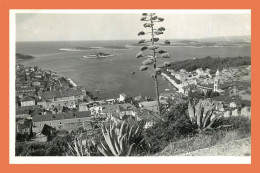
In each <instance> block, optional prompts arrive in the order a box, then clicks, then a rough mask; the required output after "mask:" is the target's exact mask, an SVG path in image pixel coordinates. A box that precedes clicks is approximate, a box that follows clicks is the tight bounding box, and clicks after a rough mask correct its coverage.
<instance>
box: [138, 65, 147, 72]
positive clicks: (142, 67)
mask: <svg viewBox="0 0 260 173" xmlns="http://www.w3.org/2000/svg"><path fill="white" fill-rule="evenodd" d="M147 69H148V67H147V66H141V67H140V71H144V70H147Z"/></svg>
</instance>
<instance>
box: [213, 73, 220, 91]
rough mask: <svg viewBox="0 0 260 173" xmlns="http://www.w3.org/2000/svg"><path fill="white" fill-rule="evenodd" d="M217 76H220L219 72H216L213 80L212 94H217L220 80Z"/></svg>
mask: <svg viewBox="0 0 260 173" xmlns="http://www.w3.org/2000/svg"><path fill="white" fill-rule="evenodd" d="M219 74H220V72H219V70H217V71H216V76H215V78H214V90H213V92H218V85H219V80H220V78H219Z"/></svg>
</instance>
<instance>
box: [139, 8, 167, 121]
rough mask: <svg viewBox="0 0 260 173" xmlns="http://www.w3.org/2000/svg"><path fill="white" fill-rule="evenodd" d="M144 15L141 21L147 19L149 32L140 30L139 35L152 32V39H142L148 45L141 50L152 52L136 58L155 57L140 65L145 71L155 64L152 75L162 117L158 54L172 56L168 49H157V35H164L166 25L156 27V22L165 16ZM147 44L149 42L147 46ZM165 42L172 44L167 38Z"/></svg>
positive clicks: (146, 26) (163, 56) (140, 54)
mask: <svg viewBox="0 0 260 173" xmlns="http://www.w3.org/2000/svg"><path fill="white" fill-rule="evenodd" d="M142 15H143V17H142V18H141V21H145V23H144V24H143V26H144V28H148V29H149V32H145V31H140V32H139V33H138V34H137V35H138V36H143V35H146V34H150V36H151V37H150V39H147V40H145V39H142V40H140V41H139V42H138V43H139V44H143V43H145V44H146V46H143V47H141V48H140V50H141V51H145V50H147V51H150V52H152V53H151V54H152V55H150V54H147V55H145V54H144V53H138V54H137V55H136V58H141V57H146V58H147V57H148V58H151V56H152V58H153V61H151V60H150V59H147V60H144V61H143V62H142V65H143V66H141V67H140V71H145V70H147V69H148V65H153V69H154V72H153V74H152V75H151V76H152V77H153V79H154V81H155V90H156V100H157V104H158V113H159V116H160V117H161V109H160V102H159V91H158V90H159V89H158V80H157V76H158V75H160V73H161V70H160V69H158V67H157V62H156V61H157V56H156V54H160V55H161V57H162V58H170V54H168V53H167V52H166V51H164V50H159V51H157V49H158V48H159V45H160V44H156V43H157V42H158V41H159V38H158V37H155V36H156V35H158V36H159V35H162V34H164V31H165V28H164V27H158V28H156V26H155V23H156V22H162V21H164V18H161V17H158V16H157V15H156V14H155V13H143V14H142ZM147 44H149V45H148V46H147ZM164 44H170V41H168V40H166V41H164ZM166 66H169V64H165V67H166Z"/></svg>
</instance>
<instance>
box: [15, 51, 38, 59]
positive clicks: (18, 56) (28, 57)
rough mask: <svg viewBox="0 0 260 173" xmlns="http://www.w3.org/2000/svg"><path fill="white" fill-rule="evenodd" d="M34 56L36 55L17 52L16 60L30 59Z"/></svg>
mask: <svg viewBox="0 0 260 173" xmlns="http://www.w3.org/2000/svg"><path fill="white" fill-rule="evenodd" d="M33 58H34V57H33V56H31V55H24V54H20V53H16V60H30V59H33Z"/></svg>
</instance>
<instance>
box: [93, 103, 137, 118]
mask: <svg viewBox="0 0 260 173" xmlns="http://www.w3.org/2000/svg"><path fill="white" fill-rule="evenodd" d="M90 111H91V114H93V115H95V114H100V115H104V116H106V117H111V116H115V115H116V116H117V115H118V116H119V118H122V117H123V116H125V115H129V116H133V117H135V116H136V115H137V108H136V107H135V106H133V105H131V104H130V103H125V104H113V105H97V106H94V107H92V108H90Z"/></svg>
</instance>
